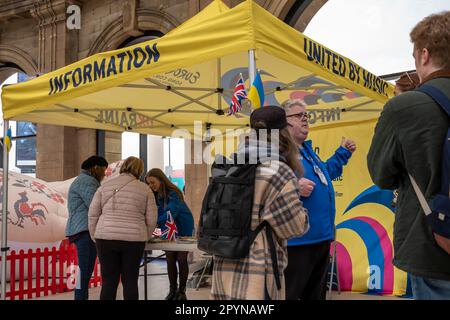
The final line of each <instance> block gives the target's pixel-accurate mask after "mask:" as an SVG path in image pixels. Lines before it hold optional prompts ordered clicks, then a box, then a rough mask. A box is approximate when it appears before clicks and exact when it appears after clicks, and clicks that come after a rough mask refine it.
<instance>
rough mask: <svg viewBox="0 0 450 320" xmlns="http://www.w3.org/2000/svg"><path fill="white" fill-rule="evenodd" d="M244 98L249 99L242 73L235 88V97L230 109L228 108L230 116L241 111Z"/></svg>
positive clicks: (232, 99)
mask: <svg viewBox="0 0 450 320" xmlns="http://www.w3.org/2000/svg"><path fill="white" fill-rule="evenodd" d="M243 99H247V91H246V90H245V84H244V79H242V75H240V76H239V80H238V82H237V83H236V87H235V88H234V94H233V97H232V98H231V103H230V109H229V110H228V115H229V116H231V115H233V114H235V113H237V112H239V111H241V109H242V105H241V102H242V100H243Z"/></svg>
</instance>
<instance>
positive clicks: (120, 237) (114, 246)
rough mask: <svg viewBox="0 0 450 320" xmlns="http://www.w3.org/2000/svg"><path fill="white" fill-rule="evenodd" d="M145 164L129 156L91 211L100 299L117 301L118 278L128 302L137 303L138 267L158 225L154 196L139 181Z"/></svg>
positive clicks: (102, 187) (90, 225)
mask: <svg viewBox="0 0 450 320" xmlns="http://www.w3.org/2000/svg"><path fill="white" fill-rule="evenodd" d="M143 173H144V162H143V161H142V160H140V159H138V158H135V157H129V158H127V159H126V160H125V162H124V163H123V164H122V166H121V168H120V175H119V176H117V177H114V178H111V179H109V180H107V181H105V182H104V183H103V184H102V185H101V186H100V188H98V190H97V192H96V193H95V195H94V199H93V200H92V203H91V206H90V208H89V233H90V235H91V238H92V239H94V240H95V243H96V246H97V252H98V257H99V261H100V266H101V274H102V290H101V294H100V300H115V299H116V293H117V286H118V284H119V279H121V280H122V284H123V297H124V299H125V300H138V299H139V293H138V277H139V264H140V261H141V258H142V256H143V253H144V248H145V243H146V241H147V240H148V239H150V238H151V236H152V233H153V231H154V230H155V226H156V220H157V219H156V218H157V212H158V209H157V207H156V204H155V197H154V196H153V194H152V192H151V191H150V189H149V188H148V187H147V185H146V184H144V183H143V182H141V181H139V177H140V176H141V175H142V174H143Z"/></svg>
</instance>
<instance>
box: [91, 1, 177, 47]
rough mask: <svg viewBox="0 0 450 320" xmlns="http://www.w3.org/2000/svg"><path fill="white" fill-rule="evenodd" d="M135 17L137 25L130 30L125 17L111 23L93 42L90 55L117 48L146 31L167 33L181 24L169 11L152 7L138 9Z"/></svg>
mask: <svg viewBox="0 0 450 320" xmlns="http://www.w3.org/2000/svg"><path fill="white" fill-rule="evenodd" d="M135 19H136V25H135V26H134V28H131V29H130V28H129V27H128V30H125V29H126V28H127V26H126V25H124V19H117V20H115V21H113V22H112V23H110V24H109V25H108V26H107V27H106V28H105V29H104V30H103V32H102V33H101V34H100V35H99V36H98V37H97V39H96V40H95V41H94V43H93V44H92V46H91V47H90V49H89V52H88V56H90V55H93V54H95V53H99V52H104V51H109V50H114V49H117V48H118V47H119V46H120V45H121V44H122V43H123V42H124V41H125V40H127V39H128V38H130V37H135V36H139V35H143V34H144V32H145V31H148V30H152V31H157V32H160V33H162V34H166V33H167V32H169V31H170V30H172V29H173V28H175V27H177V26H178V25H180V21H178V19H176V18H175V17H173V16H172V15H170V14H168V13H167V12H161V11H157V10H152V9H137V10H136V17H135Z"/></svg>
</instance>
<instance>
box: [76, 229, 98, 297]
mask: <svg viewBox="0 0 450 320" xmlns="http://www.w3.org/2000/svg"><path fill="white" fill-rule="evenodd" d="M75 246H76V247H77V254H78V267H79V268H80V273H79V274H80V276H79V278H78V279H77V283H76V288H75V300H88V299H89V280H90V279H91V276H92V272H93V271H94V266H95V259H96V258H97V248H96V247H95V243H94V241H92V239H91V236H90V235H89V232H83V233H82V234H81V235H80V236H79V237H78V238H77V239H76V240H75Z"/></svg>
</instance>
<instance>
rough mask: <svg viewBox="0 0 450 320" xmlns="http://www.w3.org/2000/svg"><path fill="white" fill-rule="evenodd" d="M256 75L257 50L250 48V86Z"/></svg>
mask: <svg viewBox="0 0 450 320" xmlns="http://www.w3.org/2000/svg"><path fill="white" fill-rule="evenodd" d="M255 75H256V61H255V50H248V77H249V80H250V88H251V87H252V84H253V81H254V80H255Z"/></svg>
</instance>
